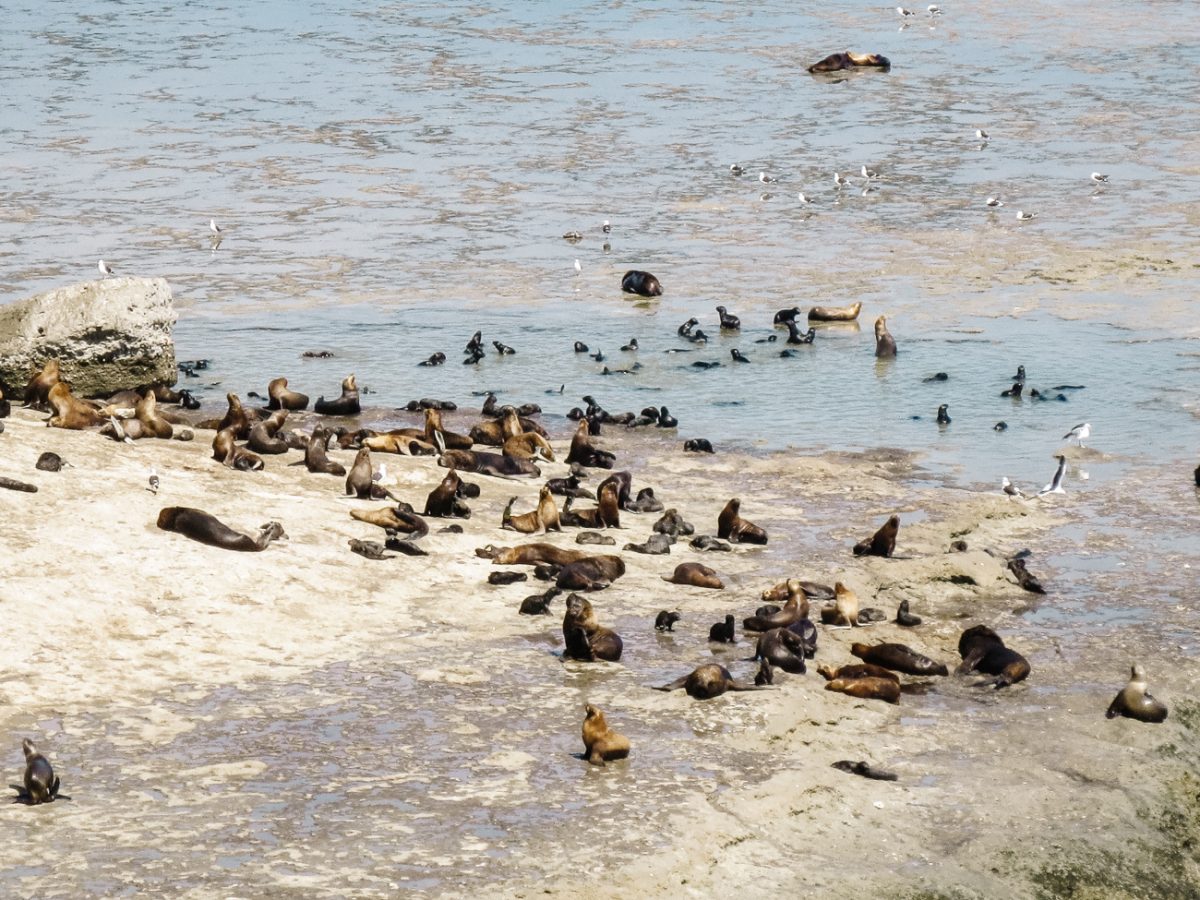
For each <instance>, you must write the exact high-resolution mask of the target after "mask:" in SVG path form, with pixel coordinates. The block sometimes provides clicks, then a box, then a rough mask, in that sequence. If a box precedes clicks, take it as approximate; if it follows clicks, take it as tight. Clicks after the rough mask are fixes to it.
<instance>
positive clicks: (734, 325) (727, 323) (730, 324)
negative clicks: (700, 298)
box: [717, 306, 742, 331]
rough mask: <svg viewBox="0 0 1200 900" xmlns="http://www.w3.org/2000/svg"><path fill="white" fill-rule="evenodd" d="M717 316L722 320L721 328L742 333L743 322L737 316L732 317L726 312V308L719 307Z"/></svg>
mask: <svg viewBox="0 0 1200 900" xmlns="http://www.w3.org/2000/svg"><path fill="white" fill-rule="evenodd" d="M717 316H718V317H719V319H720V322H721V327H722V328H723V329H725V330H726V331H740V330H741V327H742V320H741V319H739V318H738V317H737V316H735V315H731V314H730V313H728V312H726V310H725V307H723V306H718V307H717Z"/></svg>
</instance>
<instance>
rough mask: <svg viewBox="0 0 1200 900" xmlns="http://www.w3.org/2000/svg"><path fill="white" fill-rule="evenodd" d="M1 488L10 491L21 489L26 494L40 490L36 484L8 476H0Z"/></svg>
mask: <svg viewBox="0 0 1200 900" xmlns="http://www.w3.org/2000/svg"><path fill="white" fill-rule="evenodd" d="M0 488H4V489H5V490H8V491H21V492H23V493H26V494H36V493H37V491H38V489H37V485H36V484H29V483H27V482H24V481H18V480H17V479H15V478H8V477H6V476H0Z"/></svg>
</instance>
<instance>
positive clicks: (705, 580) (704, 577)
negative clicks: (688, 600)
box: [662, 562, 725, 591]
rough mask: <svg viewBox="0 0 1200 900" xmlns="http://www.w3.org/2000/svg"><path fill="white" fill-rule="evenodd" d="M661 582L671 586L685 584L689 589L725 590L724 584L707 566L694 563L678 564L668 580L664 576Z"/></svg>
mask: <svg viewBox="0 0 1200 900" xmlns="http://www.w3.org/2000/svg"><path fill="white" fill-rule="evenodd" d="M662 580H663V581H669V582H670V583H671V584H686V585H690V586H691V587H702V588H712V589H714V590H718V591H720V590H724V588H725V584H724V582H722V581H721V579H720V578H719V577H718V576H717V573H716V572H714V571H713V570H712V569H710V568H709V567H708V566H706V565H703V564H701V563H696V562H689V563H680V564H679V565H677V566H676V567H675V571H674V572H673V573H672V574H671V577H670V578H668V577H667V576H666V575H664V576H662Z"/></svg>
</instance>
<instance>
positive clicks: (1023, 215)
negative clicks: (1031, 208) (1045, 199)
mask: <svg viewBox="0 0 1200 900" xmlns="http://www.w3.org/2000/svg"><path fill="white" fill-rule="evenodd" d="M1036 218H1037V213H1027V212H1022V211H1021V210H1019V209H1018V210H1017V221H1018V222H1028V221H1029V220H1030V219H1036Z"/></svg>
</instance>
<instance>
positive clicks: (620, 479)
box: [596, 472, 633, 509]
mask: <svg viewBox="0 0 1200 900" xmlns="http://www.w3.org/2000/svg"><path fill="white" fill-rule="evenodd" d="M606 484H608V485H612V486H613V487H615V488H616V489H617V506H619V507H620V508H621V509H628V504H629V502H630V497H632V495H633V473H631V472H613V473H612V474H611V475H609V476H608V477H607V478H605V479H604V480H603V481H601V482H600V487H598V488H597V489H596V491H597V493H599V492H600V491H602V490H604V486H605V485H606Z"/></svg>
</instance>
